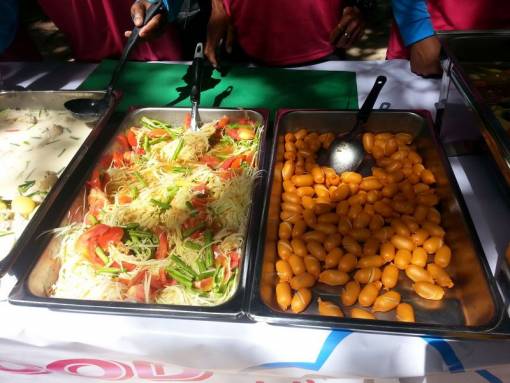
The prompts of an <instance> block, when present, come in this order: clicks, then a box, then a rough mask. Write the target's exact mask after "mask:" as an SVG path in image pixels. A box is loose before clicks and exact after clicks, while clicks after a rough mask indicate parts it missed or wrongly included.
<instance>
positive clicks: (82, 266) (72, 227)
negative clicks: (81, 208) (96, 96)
mask: <svg viewBox="0 0 510 383" xmlns="http://www.w3.org/2000/svg"><path fill="white" fill-rule="evenodd" d="M188 126H189V118H187V121H186V122H185V123H184V127H183V126H172V125H171V124H169V123H166V122H163V121H158V120H155V119H152V118H149V117H147V116H144V117H142V118H141V119H140V120H139V123H138V124H137V126H133V127H131V128H129V129H128V130H127V131H126V132H125V133H123V134H120V135H118V136H117V137H116V138H115V140H116V141H115V144H114V145H113V151H110V153H109V154H107V155H104V156H103V157H102V158H101V160H100V161H99V164H98V165H97V166H96V168H95V169H94V170H93V172H92V175H91V176H90V178H89V180H88V182H87V192H86V202H85V210H86V213H85V214H84V218H83V221H81V220H80V222H78V223H71V224H69V225H68V226H66V227H62V228H59V229H57V232H58V236H59V238H60V245H59V247H58V251H57V253H56V256H57V257H58V259H59V261H60V263H61V268H60V271H59V275H58V279H57V281H56V282H55V284H54V285H53V287H52V291H51V296H53V297H58V298H74V299H92V300H108V301H130V302H140V303H157V304H178V305H193V306H215V305H219V304H221V303H223V302H226V301H227V300H228V299H229V298H230V297H231V296H232V295H233V294H234V292H235V290H236V288H237V282H238V279H239V273H240V271H239V267H240V262H241V256H242V252H243V248H244V246H243V243H244V237H245V235H246V229H247V224H248V214H249V208H250V204H251V191H252V185H253V183H254V180H255V178H256V177H257V176H258V171H257V166H256V159H257V150H258V146H259V140H260V132H261V130H262V129H260V126H259V125H258V124H257V123H256V122H254V121H252V120H249V119H241V120H239V121H236V122H233V121H230V119H229V117H226V116H224V117H222V118H221V119H219V120H217V121H214V122H211V123H206V124H204V125H203V126H202V127H201V128H200V130H199V131H197V132H193V131H191V130H189V129H188V128H187V127H188Z"/></svg>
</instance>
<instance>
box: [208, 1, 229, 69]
mask: <svg viewBox="0 0 510 383" xmlns="http://www.w3.org/2000/svg"><path fill="white" fill-rule="evenodd" d="M211 5H212V7H211V16H210V17H209V23H208V24H207V41H206V44H205V50H204V53H205V55H206V57H207V58H208V59H209V61H210V62H211V64H212V66H213V67H215V68H216V67H217V66H218V58H217V57H216V51H217V48H218V45H220V42H221V40H223V41H224V43H225V50H226V51H227V53H231V52H232V42H233V40H234V29H233V27H232V23H231V20H230V17H229V16H228V15H227V12H226V11H225V7H224V6H223V0H213V1H212V4H211Z"/></svg>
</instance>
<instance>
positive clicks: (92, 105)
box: [64, 0, 163, 121]
mask: <svg viewBox="0 0 510 383" xmlns="http://www.w3.org/2000/svg"><path fill="white" fill-rule="evenodd" d="M162 11H163V0H159V1H157V2H155V3H154V4H152V5H151V6H150V7H149V9H147V12H146V13H145V20H144V22H143V25H146V24H147V23H148V22H149V21H150V20H152V18H153V17H154V16H156V15H157V14H158V13H160V12H162ZM141 28H142V27H140V28H138V27H135V28H134V29H133V32H132V33H131V36H129V39H128V40H127V42H126V45H125V46H124V50H123V51H122V56H121V57H120V60H119V62H118V64H117V66H116V67H115V69H114V70H113V73H112V78H111V80H110V83H109V84H108V87H107V88H106V94H105V95H104V97H103V98H101V99H99V100H93V99H89V98H78V99H74V100H69V101H67V102H66V103H65V104H64V106H65V107H66V109H67V110H69V111H70V112H71V113H72V114H73V116H74V117H76V118H78V119H81V120H89V121H93V120H97V119H98V118H99V116H101V114H103V113H104V111H105V110H106V109H107V108H108V104H109V103H110V98H111V97H112V94H113V90H114V89H115V86H116V85H117V82H118V80H119V78H120V74H121V73H122V70H123V69H124V65H125V64H126V61H127V58H128V57H129V55H130V54H131V52H132V50H133V48H134V47H135V45H136V43H137V42H138V40H139V39H140V29H141Z"/></svg>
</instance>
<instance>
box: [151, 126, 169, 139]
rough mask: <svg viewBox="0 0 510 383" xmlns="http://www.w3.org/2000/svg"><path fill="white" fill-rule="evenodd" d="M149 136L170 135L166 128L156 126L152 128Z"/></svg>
mask: <svg viewBox="0 0 510 383" xmlns="http://www.w3.org/2000/svg"><path fill="white" fill-rule="evenodd" d="M147 136H149V138H161V137H165V136H168V132H167V131H166V130H165V129H162V128H156V129H152V130H151V131H150V132H148V133H147Z"/></svg>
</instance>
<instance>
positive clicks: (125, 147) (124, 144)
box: [116, 134, 129, 152]
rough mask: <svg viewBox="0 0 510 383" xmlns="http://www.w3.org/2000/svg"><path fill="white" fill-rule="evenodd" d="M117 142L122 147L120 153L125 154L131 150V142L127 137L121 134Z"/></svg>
mask: <svg viewBox="0 0 510 383" xmlns="http://www.w3.org/2000/svg"><path fill="white" fill-rule="evenodd" d="M116 140H117V142H118V143H119V145H120V151H121V152H125V151H127V150H129V142H128V139H127V137H126V135H124V134H119V135H118V136H117V138H116Z"/></svg>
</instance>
